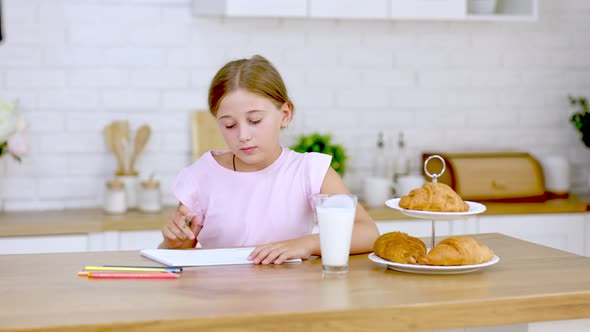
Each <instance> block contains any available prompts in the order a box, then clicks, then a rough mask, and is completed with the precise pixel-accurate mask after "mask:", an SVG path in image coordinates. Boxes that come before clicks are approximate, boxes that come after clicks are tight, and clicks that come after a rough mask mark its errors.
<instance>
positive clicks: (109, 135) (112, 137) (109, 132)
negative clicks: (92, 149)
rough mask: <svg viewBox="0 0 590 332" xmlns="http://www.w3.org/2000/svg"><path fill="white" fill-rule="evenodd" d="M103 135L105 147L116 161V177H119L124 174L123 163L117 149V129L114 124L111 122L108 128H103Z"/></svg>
mask: <svg viewBox="0 0 590 332" xmlns="http://www.w3.org/2000/svg"><path fill="white" fill-rule="evenodd" d="M104 135H105V138H106V141H107V146H108V148H109V150H111V152H113V154H114V155H115V159H116V160H117V170H116V173H115V174H116V175H121V174H123V173H125V170H124V167H125V165H124V163H123V155H121V149H120V148H119V147H118V140H119V136H120V134H119V127H118V126H117V124H116V123H115V122H112V123H111V124H109V125H108V126H106V127H105V128H104Z"/></svg>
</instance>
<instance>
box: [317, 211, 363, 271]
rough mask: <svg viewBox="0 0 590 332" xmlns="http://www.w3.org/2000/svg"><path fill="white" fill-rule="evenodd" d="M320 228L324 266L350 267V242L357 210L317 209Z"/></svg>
mask: <svg viewBox="0 0 590 332" xmlns="http://www.w3.org/2000/svg"><path fill="white" fill-rule="evenodd" d="M316 210H317V216H318V224H319V226H320V248H321V253H322V264H323V265H328V266H346V265H348V256H349V254H350V241H351V238H352V227H353V225H354V215H355V211H356V209H355V208H354V207H351V208H326V207H321V206H318V207H316Z"/></svg>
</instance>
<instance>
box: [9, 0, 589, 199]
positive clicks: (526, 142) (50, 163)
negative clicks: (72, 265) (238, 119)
mask: <svg viewBox="0 0 590 332" xmlns="http://www.w3.org/2000/svg"><path fill="white" fill-rule="evenodd" d="M588 3H589V2H588V1H585V0H570V1H565V2H563V1H550V0H541V1H540V19H539V21H537V22H533V23H526V22H467V21H466V22H433V21H383V20H375V21H372V20H329V19H328V20H303V19H220V18H196V17H193V16H192V15H191V9H190V1H189V0H176V1H164V0H161V1H157V0H152V1H129V0H111V1H99V0H52V1H51V2H49V1H46V0H4V1H3V5H4V8H3V9H4V10H3V15H4V17H3V19H4V22H3V24H4V33H5V40H4V41H3V42H2V44H0V100H13V99H15V98H19V99H20V101H21V105H22V109H23V110H24V112H25V115H26V117H27V118H28V120H29V121H30V122H31V126H30V136H31V141H32V149H31V153H30V155H29V156H27V157H26V158H25V159H24V160H23V162H22V163H21V164H19V163H17V162H15V161H14V160H11V159H10V158H4V159H3V160H1V161H0V192H1V195H2V196H1V200H3V203H4V208H5V209H7V210H40V209H63V208H75V207H88V206H99V205H100V204H101V201H102V194H103V190H104V189H103V188H104V181H105V180H106V179H108V178H110V177H111V176H112V174H113V172H114V170H115V159H114V157H113V155H112V154H111V153H110V152H109V151H108V149H107V147H106V144H105V141H104V137H103V133H102V129H103V127H104V126H105V125H106V124H108V123H109V122H111V121H113V120H128V121H129V122H130V125H131V129H132V130H133V131H135V130H136V129H137V128H138V127H139V126H140V125H142V124H149V125H151V126H152V130H153V133H152V138H151V140H150V142H149V144H148V146H147V147H146V149H145V152H144V154H143V155H142V156H141V157H140V159H139V160H138V164H137V167H138V169H139V170H140V172H141V173H142V175H143V176H147V175H148V174H150V173H152V172H153V173H155V174H156V176H157V178H159V179H160V180H161V181H162V187H163V188H164V194H165V199H166V202H167V203H173V202H174V198H173V197H172V196H171V194H170V190H169V188H170V185H171V183H172V181H173V178H174V175H175V174H176V172H177V171H178V170H179V169H180V168H181V167H183V166H185V165H186V164H188V163H189V162H190V155H191V152H190V149H191V145H190V144H191V142H190V125H189V119H190V114H189V113H190V111H191V110H193V109H204V108H206V105H207V103H206V93H207V87H208V84H209V81H210V79H211V78H212V76H213V74H214V73H215V71H216V70H217V69H218V68H219V67H220V66H221V65H222V64H224V63H225V62H227V61H229V60H231V59H236V58H239V57H248V56H251V55H252V54H254V53H259V54H263V55H265V56H267V57H268V58H269V59H270V60H271V61H273V62H274V63H275V64H276V66H277V67H278V69H279V70H280V71H281V72H282V73H283V76H284V78H285V81H286V82H287V85H288V87H289V88H290V90H291V94H292V96H293V98H294V101H295V105H296V115H295V120H294V122H293V123H292V125H291V126H290V127H289V128H288V129H287V130H286V131H285V137H284V139H283V142H284V143H285V144H290V143H292V142H293V141H294V139H295V137H296V136H297V135H298V134H300V133H303V132H305V133H309V132H312V131H314V130H321V131H330V132H332V133H333V136H334V140H335V141H336V142H338V143H342V144H344V145H345V146H346V148H347V149H348V151H349V154H350V172H349V173H348V175H347V177H346V180H347V181H348V182H349V184H350V185H351V187H352V189H353V190H358V185H359V183H360V182H359V181H358V179H360V178H362V176H364V175H365V174H367V173H368V172H369V170H370V161H371V156H372V152H373V149H374V146H375V140H376V137H377V132H378V131H384V132H385V133H386V135H387V141H388V143H390V142H391V143H393V142H394V141H395V138H396V137H397V135H398V133H399V131H400V130H403V131H404V132H405V134H406V141H407V145H408V149H409V152H410V153H411V156H412V158H413V160H418V156H419V154H420V152H421V151H424V150H435V149H441V150H442V149H444V150H478V149H511V150H526V151H530V152H532V153H537V154H547V153H556V154H562V155H565V156H567V157H568V158H570V160H572V162H573V163H576V164H585V165H588V164H590V151H588V150H587V149H585V148H584V147H583V145H582V144H581V142H580V141H579V136H578V133H577V132H576V131H575V130H574V129H573V127H572V126H571V124H569V123H568V117H569V115H570V114H571V113H572V112H573V109H572V108H570V106H569V104H568V102H567V99H566V96H567V94H575V95H585V96H587V97H590V38H588V33H589V32H590V20H588V16H589V14H590V5H589V4H588Z"/></svg>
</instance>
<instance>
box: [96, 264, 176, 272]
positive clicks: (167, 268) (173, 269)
mask: <svg viewBox="0 0 590 332" xmlns="http://www.w3.org/2000/svg"><path fill="white" fill-rule="evenodd" d="M103 266H104V267H130V268H142V269H164V270H168V271H170V272H182V268H181V267H169V266H139V265H103Z"/></svg>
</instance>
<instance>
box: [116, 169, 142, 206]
mask: <svg viewBox="0 0 590 332" xmlns="http://www.w3.org/2000/svg"><path fill="white" fill-rule="evenodd" d="M117 180H119V181H121V182H123V183H124V184H125V193H126V194H127V208H129V209H134V208H136V207H137V192H138V191H139V178H138V177H137V176H134V175H122V176H117Z"/></svg>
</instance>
